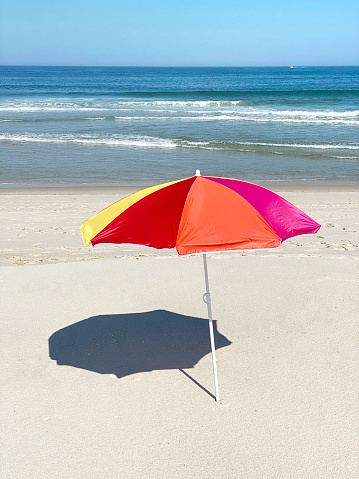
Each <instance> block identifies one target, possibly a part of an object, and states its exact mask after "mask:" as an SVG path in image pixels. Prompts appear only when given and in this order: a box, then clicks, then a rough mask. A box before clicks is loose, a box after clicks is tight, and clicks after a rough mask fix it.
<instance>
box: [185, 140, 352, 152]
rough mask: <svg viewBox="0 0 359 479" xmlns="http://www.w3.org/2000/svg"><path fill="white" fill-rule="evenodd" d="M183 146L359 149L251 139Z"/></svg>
mask: <svg viewBox="0 0 359 479" xmlns="http://www.w3.org/2000/svg"><path fill="white" fill-rule="evenodd" d="M182 146H184V147H189V148H191V147H192V148H193V147H198V148H205V149H211V150H218V149H230V148H231V147H232V148H233V149H235V148H236V147H241V146H247V147H252V148H253V147H264V148H268V147H275V148H305V149H314V150H359V145H342V144H337V145H331V144H322V145H320V144H300V143H264V142H250V141H240V142H216V141H208V142H204V141H188V140H183V141H182Z"/></svg>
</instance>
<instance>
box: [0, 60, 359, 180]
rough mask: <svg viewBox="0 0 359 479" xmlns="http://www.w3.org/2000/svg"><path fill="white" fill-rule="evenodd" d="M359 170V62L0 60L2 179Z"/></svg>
mask: <svg viewBox="0 0 359 479" xmlns="http://www.w3.org/2000/svg"><path fill="white" fill-rule="evenodd" d="M196 169H200V170H201V173H202V174H203V175H211V176H225V177H231V178H239V179H243V180H246V181H253V182H259V183H260V182H262V183H263V182H313V181H314V182H315V181H317V182H327V183H330V182H331V183H345V182H358V180H359V67H295V66H293V67H278V68H275V67H268V68H259V67H258V68H249V67H248V68H244V67H243V68H235V67H233V68H209V67H208V68H149V67H146V68H145V67H143V68H140V67H139V68H134V67H128V68H126V67H15V66H2V67H0V187H19V186H29V187H31V186H59V185H62V186H67V185H68V186H74V185H75V186H92V185H93V186H95V185H99V186H102V185H103V186H106V185H139V186H141V185H143V186H145V185H148V184H154V183H157V182H164V181H170V180H173V179H179V178H186V177H190V176H193V175H194V174H195V171H196Z"/></svg>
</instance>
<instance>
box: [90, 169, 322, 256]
mask: <svg viewBox="0 0 359 479" xmlns="http://www.w3.org/2000/svg"><path fill="white" fill-rule="evenodd" d="M80 228H81V230H82V233H83V239H84V242H85V244H90V243H91V244H92V245H96V244H98V243H117V244H118V243H132V244H139V245H145V246H150V247H152V248H157V249H161V248H176V250H177V252H178V254H179V255H188V254H195V253H205V252H214V251H233V250H251V249H263V248H276V247H278V246H279V245H280V244H281V243H282V242H283V241H285V240H287V239H288V238H291V237H293V236H297V235H302V234H313V233H316V232H317V231H318V230H319V228H320V225H319V224H318V223H316V222H315V221H314V220H312V219H311V218H310V217H309V216H308V215H306V214H305V213H303V211H301V210H299V209H298V208H296V207H295V206H293V205H292V204H291V203H289V202H288V201H287V200H285V199H284V198H282V197H280V196H279V195H277V194H275V193H273V192H272V191H269V190H267V189H265V188H262V187H260V186H257V185H254V184H251V183H247V182H244V181H239V180H235V179H229V178H216V177H209V176H200V175H196V176H194V177H192V178H186V179H183V180H178V181H173V182H170V183H165V184H162V185H157V186H152V187H150V188H146V189H144V190H141V191H139V192H137V193H135V194H133V195H130V196H128V197H127V198H124V199H122V200H120V201H118V202H117V203H114V204H113V205H112V206H109V207H108V208H106V209H105V210H103V211H101V212H100V213H98V214H97V215H95V216H93V217H92V218H90V219H89V220H87V221H85V222H84V223H83V225H82V226H81V227H80Z"/></svg>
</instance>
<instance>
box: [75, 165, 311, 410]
mask: <svg viewBox="0 0 359 479" xmlns="http://www.w3.org/2000/svg"><path fill="white" fill-rule="evenodd" d="M319 228H320V225H319V224H318V223H316V222H315V221H314V220H313V219H311V218H310V217H309V216H308V215H306V214H305V213H304V212H303V211H301V210H299V209H298V208H296V207H295V206H294V205H292V204H291V203H289V202H288V201H287V200H285V199H284V198H282V197H281V196H279V195H277V194H275V193H273V192H272V191H270V190H267V189H265V188H263V187H260V186H257V185H254V184H251V183H247V182H244V181H240V180H236V179H230V178H217V177H209V176H201V174H200V172H199V170H197V171H196V175H195V176H193V177H191V178H185V179H181V180H177V181H172V182H170V183H164V184H161V185H157V186H152V187H150V188H146V189H144V190H141V191H138V192H137V193H134V194H132V195H130V196H127V197H126V198H124V199H122V200H120V201H118V202H116V203H114V204H113V205H111V206H109V207H108V208H106V209H104V210H103V211H101V212H100V213H98V214H96V215H95V216H93V217H92V218H90V219H89V220H87V221H85V222H84V223H83V224H82V226H81V227H80V229H81V231H82V234H83V239H84V242H85V244H86V245H88V244H90V243H91V244H92V245H93V246H95V245H96V244H99V243H115V244H126V243H130V244H138V245H145V246H149V247H152V248H157V249H162V248H175V249H176V250H177V253H178V254H179V255H180V256H184V255H192V254H202V255H203V262H204V273H205V284H206V293H205V294H204V300H205V302H206V303H207V309H208V320H209V321H208V322H209V332H210V342H211V349H212V360H213V361H212V362H213V373H214V383H215V393H216V401H217V402H218V401H219V392H218V377H217V365H216V354H215V342H214V333H213V320H212V310H211V297H210V291H209V282H208V269H207V257H206V253H211V252H218V251H222V252H223V251H244V250H255V249H267V248H276V247H278V246H280V245H281V243H283V241H285V240H287V239H289V238H292V237H293V236H298V235H303V234H314V233H316V232H317V231H318V230H319Z"/></svg>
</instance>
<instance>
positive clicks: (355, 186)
mask: <svg viewBox="0 0 359 479" xmlns="http://www.w3.org/2000/svg"><path fill="white" fill-rule="evenodd" d="M168 181H171V180H168ZM243 181H244V180H243ZM165 182H167V180H166V181H165ZM165 182H163V183H165ZM248 183H253V184H257V185H259V186H262V187H263V188H267V189H269V190H273V191H277V192H285V191H311V192H315V191H327V192H331V191H348V192H349V191H353V192H355V191H359V182H357V181H354V180H352V181H347V182H333V181H332V182H329V181H328V182H318V181H316V182H311V183H308V182H307V180H305V182H304V181H303V182H298V181H293V182H290V181H283V182H272V181H269V180H268V181H258V182H256V181H249V182H248ZM156 184H160V182H153V183H151V184H148V185H132V186H124V185H116V186H115V185H103V186H59V185H55V186H11V187H1V186H0V195H75V194H76V195H83V194H90V195H96V194H108V193H113V194H115V193H116V194H121V195H126V196H127V195H131V194H133V193H135V192H137V191H140V190H142V189H146V188H149V187H151V186H153V185H156Z"/></svg>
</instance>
